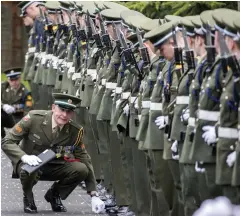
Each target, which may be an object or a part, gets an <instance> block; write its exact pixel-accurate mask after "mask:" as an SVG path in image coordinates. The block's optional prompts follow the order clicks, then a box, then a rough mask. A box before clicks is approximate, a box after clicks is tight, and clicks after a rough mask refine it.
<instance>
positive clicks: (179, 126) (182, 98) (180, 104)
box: [170, 61, 193, 145]
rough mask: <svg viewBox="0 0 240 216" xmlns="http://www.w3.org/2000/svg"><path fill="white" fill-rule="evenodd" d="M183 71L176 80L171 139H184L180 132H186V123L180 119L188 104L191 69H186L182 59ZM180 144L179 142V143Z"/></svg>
mask: <svg viewBox="0 0 240 216" xmlns="http://www.w3.org/2000/svg"><path fill="white" fill-rule="evenodd" d="M184 70H185V71H184V73H183V74H182V75H181V77H180V79H179V81H178V88H177V97H176V103H175V105H174V111H173V120H172V130H171V135H170V138H171V140H177V141H181V142H180V143H182V142H183V141H184V137H181V135H182V134H184V135H185V133H186V125H185V124H183V122H182V121H181V118H180V117H181V115H182V111H183V109H185V108H187V106H188V104H189V85H190V83H189V76H188V73H193V70H192V69H191V71H190V70H188V69H187V64H186V62H185V61H184ZM180 145H181V144H180Z"/></svg>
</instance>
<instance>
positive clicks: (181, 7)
mask: <svg viewBox="0 0 240 216" xmlns="http://www.w3.org/2000/svg"><path fill="white" fill-rule="evenodd" d="M118 3H119V4H123V5H124V6H126V7H128V8H129V9H132V10H136V11H139V12H141V13H143V14H144V15H145V16H147V17H149V18H152V19H157V18H164V16H165V15H167V14H171V15H179V16H191V15H198V14H200V13H201V12H202V11H205V10H213V9H217V8H230V9H234V10H236V8H238V2H236V1H235V2H234V1H228V2H224V1H223V2H219V1H211V2H209V1H190V2H184V1H164V2H163V1H153V2H145V1H142V2H133V1H128V2H118Z"/></svg>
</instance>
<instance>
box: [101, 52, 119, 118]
mask: <svg viewBox="0 0 240 216" xmlns="http://www.w3.org/2000/svg"><path fill="white" fill-rule="evenodd" d="M119 66H120V56H119V53H118V50H117V48H116V47H115V49H114V51H113V54H112V58H111V61H110V63H109V65H108V68H107V70H106V75H105V77H106V88H105V92H104V95H103V97H102V101H101V105H100V107H99V111H98V114H97V119H98V120H109V121H110V120H111V113H112V103H113V100H112V99H113V97H112V96H111V95H112V93H113V90H115V88H116V85H117V75H118V69H119Z"/></svg>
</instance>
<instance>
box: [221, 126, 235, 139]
mask: <svg viewBox="0 0 240 216" xmlns="http://www.w3.org/2000/svg"><path fill="white" fill-rule="evenodd" d="M218 137H220V138H228V139H238V130H237V129H236V128H228V127H219V128H218Z"/></svg>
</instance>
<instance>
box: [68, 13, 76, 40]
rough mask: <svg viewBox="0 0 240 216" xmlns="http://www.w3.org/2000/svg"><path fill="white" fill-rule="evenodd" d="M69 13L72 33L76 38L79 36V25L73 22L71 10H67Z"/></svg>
mask: <svg viewBox="0 0 240 216" xmlns="http://www.w3.org/2000/svg"><path fill="white" fill-rule="evenodd" d="M67 15H68V18H69V22H70V29H71V32H72V35H73V37H74V38H77V27H76V24H75V23H73V22H72V18H71V15H70V12H69V11H68V12H67Z"/></svg>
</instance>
